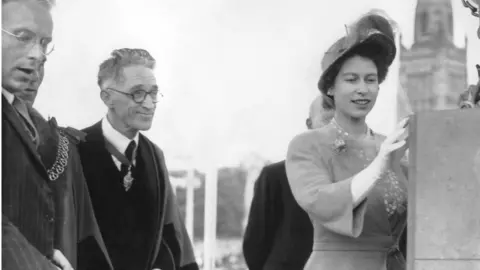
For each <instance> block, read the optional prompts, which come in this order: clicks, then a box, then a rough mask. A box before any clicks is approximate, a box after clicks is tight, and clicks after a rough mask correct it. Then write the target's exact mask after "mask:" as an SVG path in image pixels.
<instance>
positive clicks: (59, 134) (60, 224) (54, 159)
mask: <svg viewBox="0 0 480 270" xmlns="http://www.w3.org/2000/svg"><path fill="white" fill-rule="evenodd" d="M2 105H3V106H2V124H3V125H2V135H3V137H2V146H3V159H2V167H3V171H2V215H3V217H6V219H8V222H7V223H2V227H4V230H2V231H3V232H4V233H10V234H9V235H10V236H12V237H13V236H18V233H19V234H21V236H22V237H23V238H24V239H23V240H22V241H23V244H22V245H27V244H29V245H31V247H30V250H36V251H37V252H34V253H32V252H29V251H28V250H27V249H26V250H22V249H18V250H17V252H18V253H17V256H26V257H29V256H30V257H31V258H30V259H31V261H35V259H34V258H33V257H38V256H37V255H39V254H41V255H42V256H44V258H50V257H51V256H52V254H53V249H58V250H60V251H61V252H62V253H63V254H64V255H65V257H66V258H67V259H68V260H69V262H70V263H71V264H72V266H73V267H74V268H76V265H77V243H78V242H79V241H82V240H84V239H92V242H93V243H95V246H96V247H97V248H98V249H99V250H100V251H102V253H103V255H104V257H103V258H104V260H106V261H107V265H110V262H109V261H108V257H106V249H105V246H104V244H103V240H102V238H101V235H100V231H99V229H98V225H97V223H96V219H95V216H94V214H93V209H92V205H91V202H90V199H89V194H88V189H87V187H86V182H85V178H84V176H83V172H82V167H81V163H80V159H79V155H78V152H77V147H76V144H77V143H78V141H79V139H80V136H78V135H79V134H80V133H79V132H78V131H74V130H73V129H63V128H59V127H58V126H57V125H56V122H55V121H54V120H52V121H48V122H47V121H46V120H45V119H44V118H43V117H42V116H41V115H40V114H39V113H38V112H36V111H35V110H33V109H31V110H30V111H29V113H30V116H31V118H32V121H33V123H34V125H35V127H36V129H37V131H38V135H39V142H40V143H39V146H38V148H37V147H36V146H35V145H34V144H33V142H32V141H31V139H30V137H29V135H28V134H27V132H26V130H25V126H24V124H23V122H22V120H21V119H20V118H19V116H18V114H17V113H16V111H15V110H14V108H13V107H12V106H11V105H10V104H9V103H8V102H7V100H6V99H5V98H4V97H2ZM60 163H62V164H63V165H62V166H58V165H59V164H60ZM54 164H56V165H55V167H56V168H57V173H56V174H57V176H58V177H57V178H56V179H54V180H53V181H52V180H51V179H50V177H51V176H52V174H49V173H48V170H47V168H48V169H50V168H52V167H53V165H54ZM61 168H63V169H61ZM13 227H15V228H16V229H17V232H16V233H12V232H15V230H14V229H13ZM4 244H5V245H7V244H8V245H13V244H14V241H10V242H4ZM8 248H15V247H14V246H10V247H8V246H7V247H5V246H4V249H3V251H5V250H6V249H8ZM22 253H23V254H22ZM8 258H10V259H12V260H10V261H6V260H5V259H4V263H5V264H8V265H9V269H36V268H35V267H34V268H31V267H30V266H31V264H29V263H28V261H29V260H25V261H23V260H13V259H14V258H13V257H8ZM40 260H43V259H38V260H37V261H40Z"/></svg>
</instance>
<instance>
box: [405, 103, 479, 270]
mask: <svg viewBox="0 0 480 270" xmlns="http://www.w3.org/2000/svg"><path fill="white" fill-rule="evenodd" d="M409 140H410V169H409V179H410V180H409V199H408V203H409V205H408V210H409V213H408V240H407V242H408V244H407V247H408V248H407V257H408V270H437V269H438V270H447V269H448V270H480V110H478V109H470V110H461V111H460V110H452V111H437V112H428V113H420V114H417V115H416V116H414V117H413V118H412V119H411V121H410V139H409Z"/></svg>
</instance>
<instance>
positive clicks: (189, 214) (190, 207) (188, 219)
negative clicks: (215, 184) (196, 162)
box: [185, 169, 195, 243]
mask: <svg viewBox="0 0 480 270" xmlns="http://www.w3.org/2000/svg"><path fill="white" fill-rule="evenodd" d="M186 180H187V183H186V184H187V185H186V188H187V197H186V203H185V208H186V210H185V223H186V224H185V225H186V227H187V233H188V235H189V236H190V239H191V240H192V243H195V240H194V234H193V233H194V229H193V220H194V213H195V211H194V210H195V209H194V197H195V193H194V192H195V171H194V169H191V170H189V172H188V176H187V179H186Z"/></svg>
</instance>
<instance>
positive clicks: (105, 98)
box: [100, 90, 113, 108]
mask: <svg viewBox="0 0 480 270" xmlns="http://www.w3.org/2000/svg"><path fill="white" fill-rule="evenodd" d="M100 98H101V99H102V101H103V103H105V105H107V107H108V108H112V107H113V99H112V95H110V93H108V92H107V91H105V90H102V91H100Z"/></svg>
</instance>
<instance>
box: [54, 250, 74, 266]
mask: <svg viewBox="0 0 480 270" xmlns="http://www.w3.org/2000/svg"><path fill="white" fill-rule="evenodd" d="M52 262H53V263H54V264H55V265H56V266H57V268H58V269H59V270H74V269H73V267H72V265H71V264H70V262H69V261H68V260H67V258H66V257H65V255H63V253H62V252H61V251H60V250H58V249H54V250H53V256H52Z"/></svg>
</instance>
